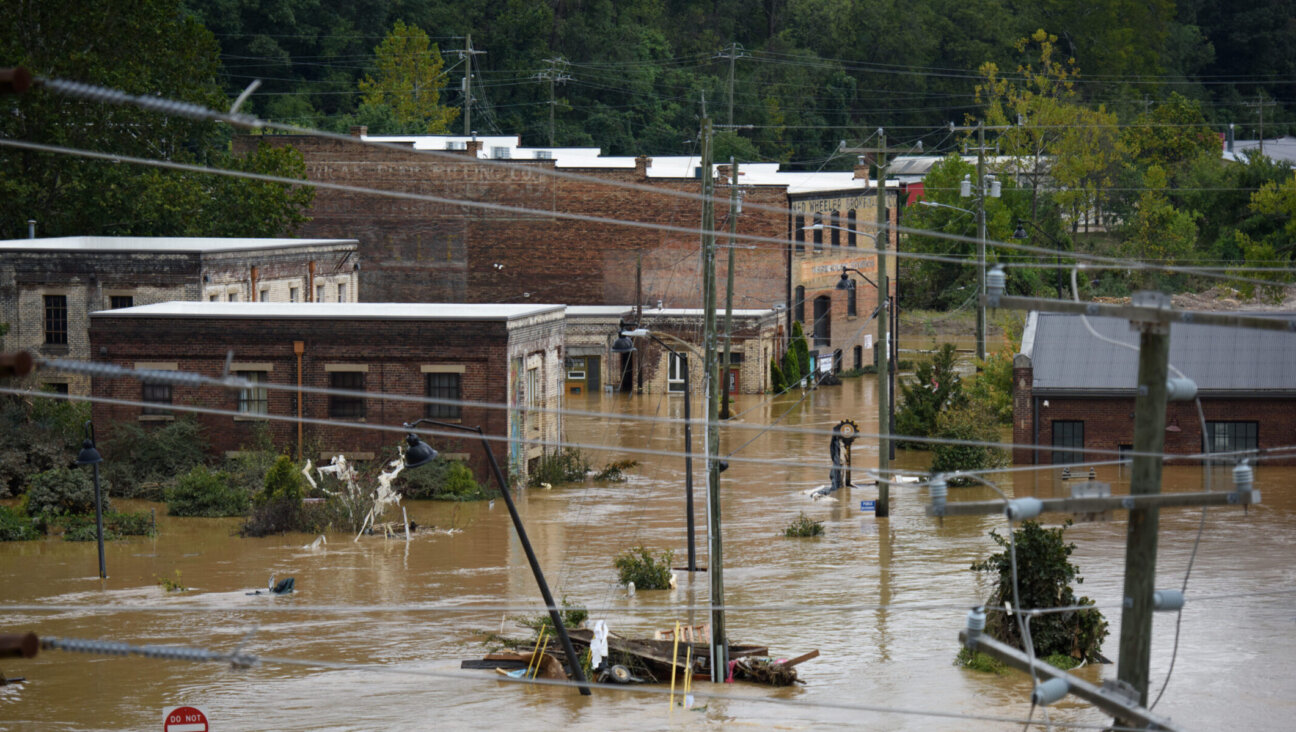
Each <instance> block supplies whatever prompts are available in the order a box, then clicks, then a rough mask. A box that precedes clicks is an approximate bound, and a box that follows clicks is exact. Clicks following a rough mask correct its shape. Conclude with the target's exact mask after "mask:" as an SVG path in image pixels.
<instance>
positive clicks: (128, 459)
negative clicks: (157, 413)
mask: <svg viewBox="0 0 1296 732" xmlns="http://www.w3.org/2000/svg"><path fill="white" fill-rule="evenodd" d="M209 448H210V444H209V443H208V441H207V439H206V437H205V436H204V435H203V431H202V427H201V426H200V425H199V424H198V421H197V420H195V419H193V418H192V417H181V418H177V419H176V420H174V421H172V422H166V423H163V424H161V425H153V426H148V427H145V426H141V425H139V424H135V423H132V422H117V423H116V424H115V425H114V427H113V433H112V437H111V438H110V439H109V440H107V441H106V442H105V443H104V445H103V446H102V449H101V451H102V452H103V455H104V462H103V470H104V473H105V475H107V476H108V479H109V481H110V482H111V483H112V486H113V494H114V495H118V496H121V497H123V498H144V499H148V500H150V501H161V500H164V499H165V496H166V491H167V489H169V488H172V487H174V485H175V482H176V481H177V480H178V479H179V478H180V476H182V475H185V474H186V473H188V472H189V471H190V470H191V469H192V468H193V467H194V466H196V465H202V464H203V463H204V462H205V461H206V459H207V451H208V449H209Z"/></svg>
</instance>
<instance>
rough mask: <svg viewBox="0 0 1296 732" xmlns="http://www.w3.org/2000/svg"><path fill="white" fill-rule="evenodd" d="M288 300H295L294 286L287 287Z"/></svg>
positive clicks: (295, 290)
mask: <svg viewBox="0 0 1296 732" xmlns="http://www.w3.org/2000/svg"><path fill="white" fill-rule="evenodd" d="M288 302H297V288H296V287H289V288H288Z"/></svg>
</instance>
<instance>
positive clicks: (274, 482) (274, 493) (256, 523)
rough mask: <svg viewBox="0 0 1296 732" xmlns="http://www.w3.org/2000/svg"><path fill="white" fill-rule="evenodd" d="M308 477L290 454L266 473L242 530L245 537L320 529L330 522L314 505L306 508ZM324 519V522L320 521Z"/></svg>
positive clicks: (280, 458)
mask: <svg viewBox="0 0 1296 732" xmlns="http://www.w3.org/2000/svg"><path fill="white" fill-rule="evenodd" d="M305 483H306V481H305V479H304V478H303V477H302V474H301V471H300V470H299V469H298V467H297V466H296V465H295V464H294V463H293V461H292V459H291V458H289V457H288V456H287V455H280V456H279V457H278V459H276V460H275V463H274V465H273V466H271V468H270V472H268V473H266V477H265V483H264V487H263V488H262V489H261V491H260V492H258V493H257V494H256V495H255V496H253V499H252V514H251V516H249V517H248V520H247V521H246V522H244V524H243V526H242V528H240V529H239V533H241V534H242V535H243V536H266V535H268V534H281V533H285V532H288V531H310V532H313V531H317V530H322V529H323V528H325V527H326V526H327V525H328V521H327V518H326V516H324V515H323V511H322V510H321V508H319V505H318V504H314V505H313V507H312V508H311V509H310V510H307V509H305V508H304V507H303V503H302V499H303V498H304V497H305V494H306V491H305ZM321 520H323V522H324V523H323V525H321V524H320V521H321Z"/></svg>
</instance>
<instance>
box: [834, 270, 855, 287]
mask: <svg viewBox="0 0 1296 732" xmlns="http://www.w3.org/2000/svg"><path fill="white" fill-rule="evenodd" d="M837 289H839V290H853V289H855V281H854V280H852V279H851V278H850V277H848V276H847V275H846V270H845V269H842V273H841V279H839V280H837Z"/></svg>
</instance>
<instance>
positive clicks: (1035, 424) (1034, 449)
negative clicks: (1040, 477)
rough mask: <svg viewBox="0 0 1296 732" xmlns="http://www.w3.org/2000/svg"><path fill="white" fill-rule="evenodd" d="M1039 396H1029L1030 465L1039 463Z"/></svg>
mask: <svg viewBox="0 0 1296 732" xmlns="http://www.w3.org/2000/svg"><path fill="white" fill-rule="evenodd" d="M1039 402H1040V398H1039V397H1032V398H1031V430H1032V431H1033V432H1034V434H1033V435H1032V437H1031V453H1032V454H1031V465H1039V454H1040V451H1039Z"/></svg>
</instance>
